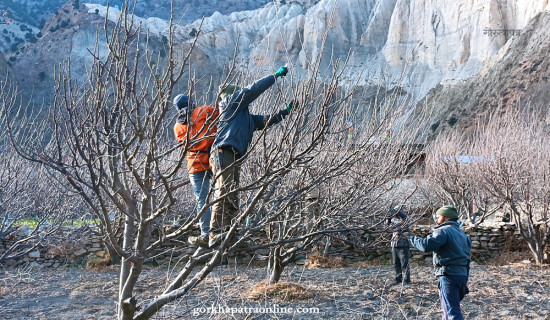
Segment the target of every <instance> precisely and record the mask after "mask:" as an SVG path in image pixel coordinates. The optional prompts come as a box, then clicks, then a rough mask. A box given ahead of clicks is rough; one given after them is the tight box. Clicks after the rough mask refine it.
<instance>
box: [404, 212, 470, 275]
mask: <svg viewBox="0 0 550 320" xmlns="http://www.w3.org/2000/svg"><path fill="white" fill-rule="evenodd" d="M409 240H410V241H411V244H412V245H413V246H414V247H415V248H417V249H418V250H420V251H422V252H430V251H433V264H434V267H435V275H436V276H442V275H449V276H468V275H469V274H470V250H471V248H472V243H471V241H470V239H469V238H468V236H467V235H466V234H465V233H464V231H462V230H461V229H460V227H459V225H458V222H455V221H447V222H445V223H443V224H440V225H439V226H437V227H435V229H434V231H433V233H432V234H431V235H429V236H428V237H426V238H421V237H417V236H414V235H411V236H410V238H409Z"/></svg>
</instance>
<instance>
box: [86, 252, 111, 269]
mask: <svg viewBox="0 0 550 320" xmlns="http://www.w3.org/2000/svg"><path fill="white" fill-rule="evenodd" d="M109 265H111V257H110V256H109V255H108V254H107V255H105V256H104V257H103V258H100V257H97V256H93V257H91V258H88V261H86V269H88V270H93V271H105V270H107V269H109V268H107V267H108V266H109ZM109 271H111V270H109Z"/></svg>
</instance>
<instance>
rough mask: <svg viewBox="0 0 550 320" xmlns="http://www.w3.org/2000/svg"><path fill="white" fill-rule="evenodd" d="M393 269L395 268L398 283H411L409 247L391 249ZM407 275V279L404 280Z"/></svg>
mask: <svg viewBox="0 0 550 320" xmlns="http://www.w3.org/2000/svg"><path fill="white" fill-rule="evenodd" d="M391 255H392V258H393V267H394V268H395V281H396V282H402V281H404V282H411V268H410V266H409V247H396V248H391ZM403 275H405V279H403Z"/></svg>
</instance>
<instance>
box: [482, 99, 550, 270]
mask: <svg viewBox="0 0 550 320" xmlns="http://www.w3.org/2000/svg"><path fill="white" fill-rule="evenodd" d="M474 144H475V145H476V149H477V150H479V154H480V155H483V157H484V159H485V161H483V162H480V164H479V168H480V170H479V175H480V176H481V177H482V187H483V189H484V190H485V191H486V192H487V194H490V195H491V196H492V197H494V198H495V199H496V201H502V202H504V203H505V204H506V207H505V208H506V209H507V210H510V212H511V214H512V216H513V218H514V219H513V220H514V223H515V225H516V228H517V229H518V230H519V231H520V233H521V235H522V237H523V238H524V239H525V241H526V242H527V244H528V246H529V248H530V249H531V252H532V253H533V257H534V258H535V262H536V263H537V264H541V263H543V262H544V250H545V248H546V247H547V246H548V242H549V240H550V219H549V203H550V178H549V177H550V135H549V131H548V118H547V114H545V113H542V112H537V111H535V110H534V109H531V108H530V107H518V108H509V109H507V110H504V112H503V113H500V112H495V113H494V114H493V116H492V117H491V119H490V120H489V121H488V124H487V125H486V126H482V127H481V128H480V129H479V130H478V133H477V135H476V140H475V143H474ZM546 262H547V261H546Z"/></svg>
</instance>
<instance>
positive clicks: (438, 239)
mask: <svg viewBox="0 0 550 320" xmlns="http://www.w3.org/2000/svg"><path fill="white" fill-rule="evenodd" d="M409 240H410V242H411V244H412V245H413V247H415V248H416V249H418V250H420V251H422V252H431V251H435V250H437V249H439V248H440V247H441V246H442V245H444V244H445V242H447V235H446V234H445V233H443V232H434V233H433V234H432V235H429V236H427V237H426V238H421V237H417V236H415V235H410V236H409Z"/></svg>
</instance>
